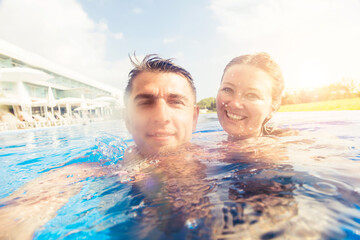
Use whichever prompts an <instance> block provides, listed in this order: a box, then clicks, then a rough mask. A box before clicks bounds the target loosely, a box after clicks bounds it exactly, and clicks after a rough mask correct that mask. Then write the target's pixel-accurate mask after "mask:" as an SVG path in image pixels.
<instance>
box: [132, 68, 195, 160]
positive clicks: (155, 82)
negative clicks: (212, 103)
mask: <svg viewBox="0 0 360 240" xmlns="http://www.w3.org/2000/svg"><path fill="white" fill-rule="evenodd" d="M125 115H126V116H125V123H126V127H127V129H128V131H129V132H130V133H131V135H132V136H133V139H134V141H135V143H136V145H137V147H138V149H139V151H140V153H141V154H142V155H144V156H151V155H155V154H157V153H160V152H166V151H170V150H174V149H176V148H177V147H179V146H181V145H183V144H184V143H187V142H189V141H190V139H191V134H192V131H193V130H195V127H196V123H197V118H198V115H199V109H198V107H197V106H196V105H195V96H194V93H193V92H192V89H191V87H190V84H189V83H188V81H187V79H186V78H185V77H183V76H182V75H179V74H175V73H156V72H144V73H141V74H139V75H138V76H137V77H136V78H135V79H134V81H133V88H132V92H131V94H130V96H129V99H128V105H127V111H126V114H125Z"/></svg>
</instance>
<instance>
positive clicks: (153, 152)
mask: <svg viewBox="0 0 360 240" xmlns="http://www.w3.org/2000/svg"><path fill="white" fill-rule="evenodd" d="M182 149H183V145H180V146H179V145H166V146H156V147H151V148H147V149H140V153H141V154H142V155H143V156H144V157H147V158H148V157H155V156H158V155H161V156H164V155H169V154H176V153H177V152H180V151H181V150H182Z"/></svg>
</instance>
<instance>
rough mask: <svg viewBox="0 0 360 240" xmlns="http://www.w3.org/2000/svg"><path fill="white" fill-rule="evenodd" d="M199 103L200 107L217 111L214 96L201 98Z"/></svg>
mask: <svg viewBox="0 0 360 240" xmlns="http://www.w3.org/2000/svg"><path fill="white" fill-rule="evenodd" d="M197 105H198V106H199V108H200V109H205V108H206V109H208V110H210V111H216V100H215V98H214V97H208V98H204V99H201V100H200V101H199V102H198V103H197Z"/></svg>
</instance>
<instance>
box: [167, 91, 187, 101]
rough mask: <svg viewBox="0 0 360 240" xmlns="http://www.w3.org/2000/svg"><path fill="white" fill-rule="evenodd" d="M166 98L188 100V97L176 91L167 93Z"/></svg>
mask: <svg viewBox="0 0 360 240" xmlns="http://www.w3.org/2000/svg"><path fill="white" fill-rule="evenodd" d="M168 98H170V99H181V100H184V101H188V100H189V98H188V97H186V96H185V95H182V94H176V93H170V94H169V95H168Z"/></svg>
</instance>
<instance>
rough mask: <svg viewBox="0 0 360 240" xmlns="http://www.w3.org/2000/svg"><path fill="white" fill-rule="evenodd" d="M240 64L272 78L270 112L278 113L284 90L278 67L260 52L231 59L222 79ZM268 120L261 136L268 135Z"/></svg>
mask: <svg viewBox="0 0 360 240" xmlns="http://www.w3.org/2000/svg"><path fill="white" fill-rule="evenodd" d="M241 64H245V65H250V66H253V67H256V68H259V69H261V70H263V71H264V72H266V73H267V74H268V75H269V76H270V77H271V78H272V94H271V98H272V112H276V111H278V110H279V108H280V105H281V95H282V92H283V90H284V78H283V75H282V73H281V69H280V67H279V65H278V64H277V63H276V62H275V61H274V60H273V59H272V58H271V56H270V55H269V54H268V53H265V52H261V53H256V54H246V55H242V56H239V57H235V58H233V59H232V60H231V61H230V62H229V63H228V64H227V65H226V67H225V69H224V73H223V76H222V78H223V77H224V74H225V72H226V71H227V70H228V69H229V68H230V67H232V66H234V65H241ZM222 78H221V81H222ZM269 120H270V118H267V119H265V121H264V123H263V131H262V132H263V134H269V129H268V128H267V127H266V123H267V122H268V121H269Z"/></svg>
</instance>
